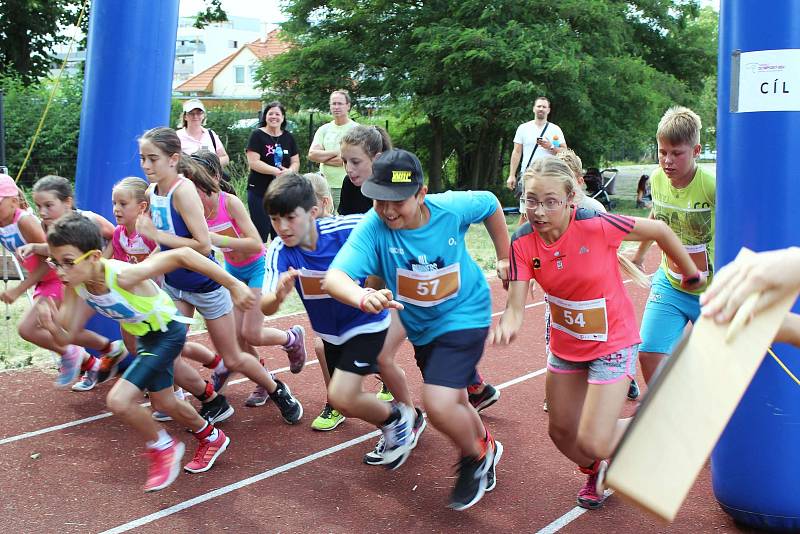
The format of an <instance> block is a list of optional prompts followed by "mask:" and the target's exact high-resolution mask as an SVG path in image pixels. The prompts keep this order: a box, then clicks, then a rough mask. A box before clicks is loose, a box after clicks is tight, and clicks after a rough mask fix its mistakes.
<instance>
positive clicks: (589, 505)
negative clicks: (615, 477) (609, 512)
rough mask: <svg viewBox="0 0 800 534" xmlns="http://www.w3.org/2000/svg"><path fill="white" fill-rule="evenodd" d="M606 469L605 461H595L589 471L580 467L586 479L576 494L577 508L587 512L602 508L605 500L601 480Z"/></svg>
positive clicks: (606, 463)
mask: <svg viewBox="0 0 800 534" xmlns="http://www.w3.org/2000/svg"><path fill="white" fill-rule="evenodd" d="M606 469H608V462H607V461H606V460H597V461H595V463H594V465H593V466H592V468H591V469H587V468H585V467H581V468H580V470H581V472H583V473H586V474H587V475H589V476H588V478H587V479H586V484H584V485H583V487H582V488H581V490H580V491H579V492H578V499H577V502H578V506H580V507H581V508H586V509H587V510H596V509H598V508H600V507H601V506H603V501H605V500H606V496H605V491H604V488H603V479H604V478H605V475H606Z"/></svg>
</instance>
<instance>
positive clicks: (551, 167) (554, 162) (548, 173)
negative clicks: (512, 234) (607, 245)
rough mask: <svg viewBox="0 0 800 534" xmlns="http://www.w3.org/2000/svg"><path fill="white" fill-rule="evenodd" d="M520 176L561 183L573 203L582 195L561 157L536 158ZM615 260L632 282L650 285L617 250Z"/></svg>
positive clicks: (637, 269)
mask: <svg viewBox="0 0 800 534" xmlns="http://www.w3.org/2000/svg"><path fill="white" fill-rule="evenodd" d="M573 154H574V152H573ZM575 158H578V156H577V155H575ZM578 161H580V158H578ZM522 176H523V179H524V180H525V183H527V181H528V180H535V179H537V178H549V179H551V180H555V181H556V183H559V184H561V185H563V187H564V192H565V193H566V194H567V197H569V196H570V195H571V194H574V197H573V203H574V204H576V205H577V204H578V203H579V202H580V201H581V199H582V197H583V196H584V193H583V190H582V189H581V188H580V187H579V186H578V182H577V181H576V180H575V175H574V174H573V172H572V169H571V168H570V166H569V165H567V163H566V162H565V161H562V159H561V158H542V159H538V160H536V161H534V162H533V164H532V165H531V166H530V167H528V170H527V171H525V174H523V175H522ZM617 262H618V263H619V266H620V268H621V269H622V270H623V272H625V273H626V274H627V275H628V276H630V277H631V279H632V280H633V281H634V283H636V284H637V285H640V286H642V287H649V286H650V279H649V278H648V277H647V276H645V274H644V273H643V272H642V271H640V270H639V268H638V267H636V266H635V265H634V264H633V262H632V261H631V260H629V259H628V258H627V257H625V256H623V255H622V254H621V253H620V252H619V251H617Z"/></svg>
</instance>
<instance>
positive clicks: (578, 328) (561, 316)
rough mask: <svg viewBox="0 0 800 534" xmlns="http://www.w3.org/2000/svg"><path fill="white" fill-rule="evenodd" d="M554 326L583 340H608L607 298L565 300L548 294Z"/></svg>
mask: <svg viewBox="0 0 800 534" xmlns="http://www.w3.org/2000/svg"><path fill="white" fill-rule="evenodd" d="M547 302H548V304H549V306H550V317H551V320H552V325H553V328H555V329H556V330H561V331H562V332H564V333H566V334H569V335H571V336H572V337H574V338H577V339H580V340H583V341H607V340H608V322H607V319H606V299H605V298H599V299H593V300H581V301H574V300H565V299H560V298H557V297H554V296H552V295H548V296H547Z"/></svg>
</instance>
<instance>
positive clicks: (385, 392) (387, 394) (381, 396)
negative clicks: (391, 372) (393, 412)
mask: <svg viewBox="0 0 800 534" xmlns="http://www.w3.org/2000/svg"><path fill="white" fill-rule="evenodd" d="M375 396H376V397H378V400H381V401H384V402H392V401H393V400H394V395H392V392H391V391H389V388H387V387H386V384H384V383H383V382H381V390H380V391H379V392H377V393H376V394H375Z"/></svg>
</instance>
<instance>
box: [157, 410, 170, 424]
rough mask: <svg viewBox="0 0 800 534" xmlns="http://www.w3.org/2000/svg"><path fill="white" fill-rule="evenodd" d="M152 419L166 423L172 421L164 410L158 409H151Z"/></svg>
mask: <svg viewBox="0 0 800 534" xmlns="http://www.w3.org/2000/svg"><path fill="white" fill-rule="evenodd" d="M153 419H155V420H156V421H158V422H159V423H166V422H167V421H172V416H171V415H169V414H167V413H166V412H159V411H158V410H153Z"/></svg>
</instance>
